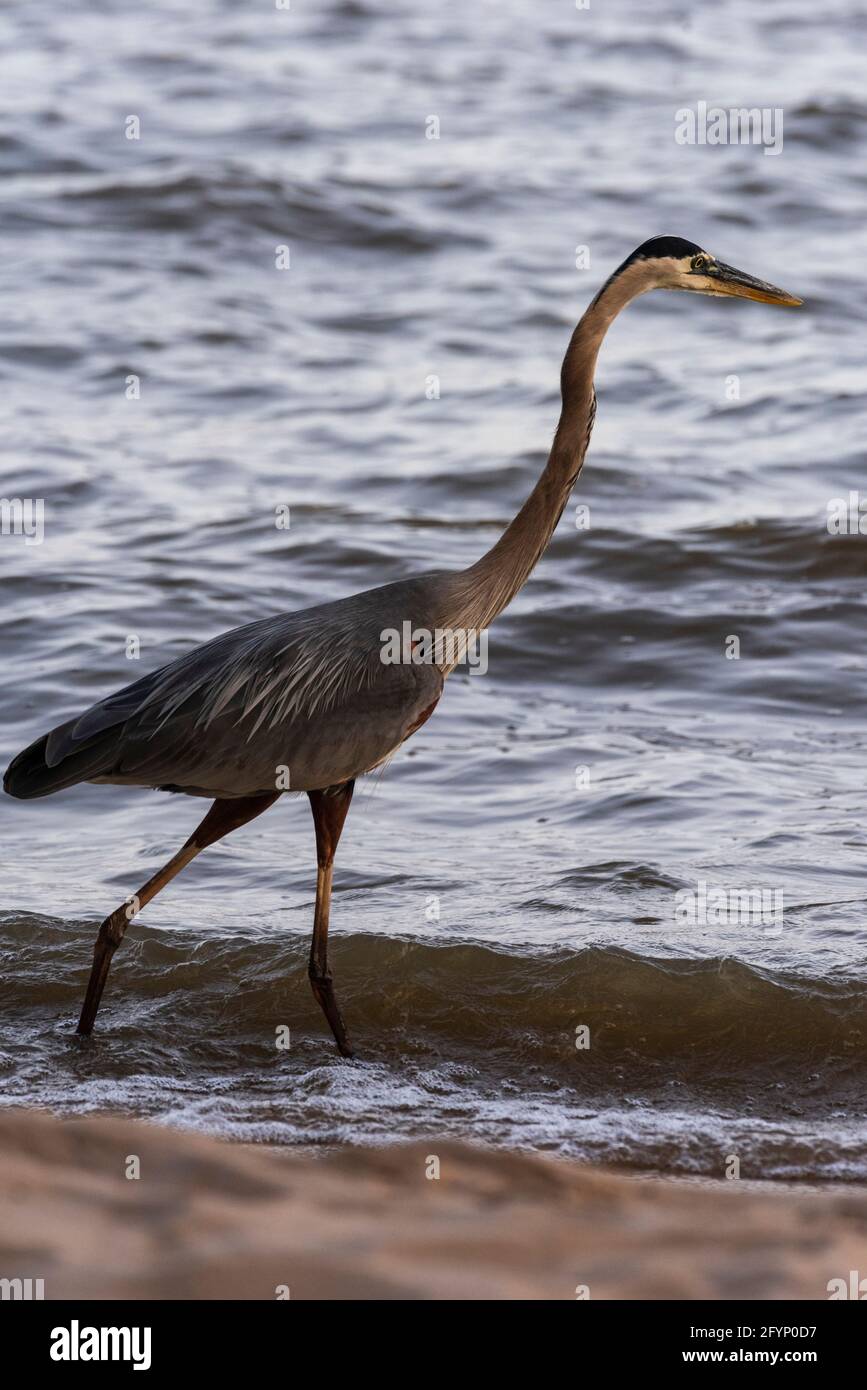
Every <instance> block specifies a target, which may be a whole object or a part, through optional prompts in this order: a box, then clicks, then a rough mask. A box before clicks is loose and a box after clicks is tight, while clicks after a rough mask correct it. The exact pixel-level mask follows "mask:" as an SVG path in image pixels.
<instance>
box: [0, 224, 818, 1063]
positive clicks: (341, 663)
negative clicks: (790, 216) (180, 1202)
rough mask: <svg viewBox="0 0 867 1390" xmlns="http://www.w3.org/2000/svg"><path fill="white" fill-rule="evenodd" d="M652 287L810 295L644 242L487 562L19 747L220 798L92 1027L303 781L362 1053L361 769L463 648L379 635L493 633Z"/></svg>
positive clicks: (429, 699) (89, 1017) (26, 775)
mask: <svg viewBox="0 0 867 1390" xmlns="http://www.w3.org/2000/svg"><path fill="white" fill-rule="evenodd" d="M656 289H667V290H692V291H694V292H696V293H698V294H711V295H728V296H736V297H738V298H741V299H759V300H762V301H763V302H764V303H767V304H800V303H801V301H800V300H799V299H795V298H794V296H792V295H790V294H787V293H786V292H785V291H784V290H780V289H777V288H776V287H775V286H774V285H769V284H766V283H765V282H764V281H762V280H756V279H754V278H753V277H752V276H751V275H745V274H743V273H742V272H741V271H739V270H734V269H733V268H732V267H731V266H729V265H725V264H723V262H721V261H718V260H716V258H715V257H714V256H712V255H710V254H709V253H708V252H707V251H703V250H702V249H701V247H699V246H696V245H694V244H693V243H692V242H691V241H684V240H683V239H682V238H681V237H668V236H664V237H654V238H652V239H651V240H650V241H646V242H644V244H643V245H642V246H639V247H638V249H637V250H636V251H633V253H632V255H631V256H629V257H628V258H627V259H626V260H625V261H624V262H623V264H622V265H621V266H620V267H619V268H618V269H617V270H616V271H615V272H614V274H613V275H612V276H611V277H610V279H608V280H607V281H606V283H605V284H604V285H603V287H602V289H601V290H600V291H599V293H598V294H597V296H596V298H595V299H594V300H593V302H592V304H591V305H590V307H589V308H588V309H587V311H586V313H585V314H584V316H583V317H582V319H581V321H580V322H579V324H578V326H577V328H576V329H575V331H574V333H573V334H572V338H571V341H570V343H569V347H568V349H567V351H566V356H565V358H564V359H563V366H562V370H561V374H560V384H561V394H562V408H561V413H560V419H559V423H558V425H557V429H556V432H555V435H554V441H553V444H552V446H551V451H550V453H549V455H548V460H547V462H546V464H545V467H544V469H543V470H542V474H541V476H540V478H539V480H538V482H537V483H536V486H535V487H534V488H533V491H532V492H531V493H530V496H529V497H528V498H527V501H526V502H525V503H524V505H523V507H522V508H521V510H520V511H519V512H518V514H517V516H516V517H515V519H514V521H513V522H512V523H511V525H510V526H509V527H508V528H507V529H506V531H505V532H504V533H503V535H502V536H501V537H500V539H499V540H498V541H497V543H496V544H495V545H494V546H493V548H492V549H491V550H489V551H488V552H487V554H485V555H483V556H482V558H481V559H480V560H477V561H476V563H475V564H474V565H470V567H469V569H466V570H460V571H457V572H450V571H447V570H444V571H436V572H434V573H431V574H423V575H420V576H419V577H418V578H416V579H403V580H400V581H398V582H397V583H394V584H386V585H384V586H383V587H382V588H379V589H369V590H367V592H365V593H362V594H355V595H354V596H353V597H351V598H344V599H338V601H337V602H336V603H323V604H318V605H317V606H316V607H314V608H307V609H304V611H303V612H300V613H287V614H281V615H280V616H279V617H274V618H263V619H262V620H261V621H260V622H255V623H249V624H247V625H246V626H244V627H239V628H234V629H233V630H232V631H231V632H225V633H223V634H222V635H221V636H219V637H215V638H213V639H212V640H211V641H210V642H206V643H205V644H204V646H201V647H195V648H194V649H193V650H192V651H191V652H188V653H187V654H186V656H182V657H181V658H180V659H179V660H178V661H174V662H172V663H171V664H170V665H168V666H163V667H161V668H160V669H159V670H158V671H154V672H152V673H151V674H150V675H147V676H143V677H142V678H141V680H137V681H135V682H134V683H133V684H132V685H128V686H126V687H125V688H124V689H123V690H120V691H118V692H117V693H116V694H114V695H109V696H108V697H107V698H106V699H104V700H100V702H99V703H98V704H96V705H93V706H91V708H90V709H88V710H86V711H85V712H84V714H81V715H79V716H77V717H76V718H75V719H69V720H67V722H66V723H65V724H61V725H59V727H58V728H56V729H53V730H52V731H51V733H49V734H45V735H43V737H42V738H39V739H37V740H36V742H35V743H32V744H31V745H30V747H29V748H25V750H24V752H23V753H19V754H18V756H17V758H14V759H13V761H12V762H11V763H10V765H9V768H8V769H7V772H6V776H5V779H4V783H3V785H4V787H5V789H6V791H7V792H9V793H10V795H12V796H17V797H22V798H25V799H26V798H30V797H38V796H47V795H48V794H49V793H51V792H56V791H60V790H62V789H63V788H64V787H71V786H73V785H74V784H75V783H77V782H108V783H111V784H114V785H118V784H120V785H127V786H128V785H132V786H144V787H154V788H158V789H159V790H161V791H172V792H185V793H186V794H187V795H188V796H207V797H212V798H213V805H212V806H211V808H210V809H209V811H208V813H207V815H206V816H205V818H204V820H203V821H202V822H201V824H200V825H199V826H198V827H197V829H196V830H194V831H193V833H192V835H191V836H190V838H189V839H188V840H187V842H186V844H185V845H183V847H182V848H181V849H180V850H179V851H178V853H177V854H176V855H175V856H174V858H173V859H170V860H169V862H168V863H167V864H165V865H164V866H163V868H162V869H160V870H159V872H158V873H156V874H154V876H153V878H150V879H148V881H147V883H146V884H145V885H144V887H143V888H140V889H139V891H138V893H137V894H135V895H134V896H133V897H132V899H127V901H126V902H125V903H123V904H122V905H121V906H120V907H119V908H117V909H116V911H114V912H113V913H112V914H111V916H110V917H107V918H106V919H105V921H104V922H103V923H102V926H101V927H100V929H99V934H98V936H97V939H96V945H95V947H94V959H93V968H92V971H91V975H90V981H89V983H88V986H87V994H86V995H85V999H84V1006H83V1008H82V1011H81V1018H80V1020H79V1023H78V1032H79V1033H90V1031H91V1029H92V1028H93V1022H94V1019H95V1017H96V1012H97V1009H98V1008H99V1002H100V999H101V997H102V992H103V988H104V986H105V981H106V978H107V976H108V971H109V966H110V964H111V958H112V956H113V954H114V952H115V950H116V948H117V946H118V945H119V943H120V941H121V940H122V938H123V934H124V932H125V930H126V926H127V922H128V921H129V920H130V919H131V918H132V917H133V916H135V914H136V912H138V911H139V910H140V909H141V908H142V907H144V906H145V904H146V903H149V902H150V901H151V899H152V898H153V897H155V896H156V894H157V893H158V892H159V891H160V889H162V888H164V887H165V885H166V884H167V883H168V882H169V881H170V880H171V879H173V878H174V877H175V875H176V874H178V873H180V871H181V869H183V868H185V867H186V865H187V864H189V863H190V861H191V860H192V859H194V858H195V857H196V855H197V854H199V853H200V852H201V851H202V850H203V849H205V848H206V846H207V845H211V844H213V843H214V842H215V841H216V840H219V839H221V838H222V836H224V835H227V834H228V833H229V831H230V830H235V829H237V828H238V826H241V825H245V824H246V822H247V821H250V820H253V818H254V817H255V816H258V815H260V814H261V812H262V811H265V810H267V808H268V807H269V806H270V805H272V803H273V802H275V801H276V800H277V798H278V796H280V795H282V794H283V791H284V790H286V789H291V790H294V791H306V792H307V795H308V796H309V798H310V805H311V808H312V811H313V822H314V828H315V832H316V860H317V866H318V867H317V877H316V906H315V909H314V916H313V942H312V947H311V952H310V966H309V975H310V983H311V985H312V986H313V993H314V995H315V996H316V999H317V1000H318V1002H319V1004H320V1005H321V1007H322V1009H323V1011H324V1013H325V1017H326V1018H327V1020H328V1022H329V1024H330V1025H331V1030H332V1032H333V1034H334V1037H335V1040H336V1042H337V1047H338V1049H339V1051H340V1052H341V1054H342V1055H343V1056H344V1057H351V1056H352V1049H351V1047H350V1045H349V1037H348V1035H347V1032H346V1027H345V1025H344V1022H343V1018H342V1015H341V1012H340V1009H339V1007H338V1004H337V1000H336V997H335V994H334V985H333V981H332V977H331V971H330V970H329V968H328V914H329V907H330V903H331V876H332V869H333V864H334V853H335V850H336V848H337V842H338V840H339V839H340V832H341V830H342V829H343V823H344V820H345V819H346V813H347V811H348V810H349V802H350V799H351V797H352V791H353V787H354V786H355V779H356V778H357V777H360V776H361V775H362V773H365V772H371V771H372V770H373V769H374V768H377V767H379V766H380V765H381V764H382V763H384V762H385V761H386V759H388V758H389V757H390V756H391V754H392V753H394V752H395V750H396V749H397V748H399V747H400V745H401V744H402V743H404V742H405V741H406V739H408V738H409V736H410V734H414V733H415V732H416V730H417V729H419V728H421V726H422V724H424V723H425V721H426V720H427V719H429V718H430V716H431V715H432V714H433V712H434V709H435V708H436V705H437V702H438V700H439V698H440V695H441V694H442V690H443V683H444V681H445V678H446V676H447V675H448V674H449V671H450V670H451V669H453V665H454V652H453V649H450V651H449V654H448V655H445V654H444V651H443V650H442V649H436V648H431V647H430V646H429V645H428V646H427V648H426V649H425V644H424V643H421V645H420V647H417V648H416V649H413V650H411V651H410V652H409V653H408V654H407V656H406V659H405V660H403V661H398V662H396V663H395V662H391V661H389V662H386V661H384V660H383V638H384V635H385V633H386V632H394V631H396V632H402V631H404V630H405V628H404V624H409V630H410V631H412V632H413V633H415V632H417V631H421V632H423V633H437V632H442V633H458V634H461V633H465V634H466V633H478V632H482V631H484V630H486V629H487V628H488V626H489V624H490V623H491V622H492V621H493V619H494V618H496V616H497V614H498V613H501V612H502V611H503V609H504V608H505V607H506V605H507V604H508V603H509V602H510V600H511V599H512V598H513V597H514V595H515V594H516V593H517V592H518V590H519V589H520V588H521V586H522V584H523V583H524V581H525V580H526V579H527V577H528V575H529V574H530V572H531V570H532V569H533V567H534V566H535V564H536V562H537V560H538V559H539V557H540V555H541V554H542V552H543V551H544V549H545V547H546V546H547V544H548V541H549V539H550V537H551V534H552V532H553V530H554V528H555V526H556V525H557V522H558V521H559V519H560V516H561V513H562V511H563V508H564V507H565V505H566V502H567V500H568V497H569V494H570V492H571V490H572V487H573V484H574V482H575V479H576V478H577V477H578V474H579V472H580V471H581V466H582V464H583V462H584V455H585V453H586V450H587V444H588V441H589V439H590V431H591V429H592V428H593V418H594V415H595V412H596V393H595V391H594V389H593V375H594V369H595V366H596V358H597V355H598V353H599V348H600V346H601V344H602V340H603V338H604V337H605V333H606V331H607V329H608V327H609V325H610V323H611V322H612V320H613V319H614V318H615V316H616V315H617V314H618V313H619V312H620V310H621V309H622V308H624V306H625V305H626V304H628V303H629V301H630V300H631V299H635V298H636V296H637V295H640V294H644V293H645V292H646V291H647V290H656ZM287 784H288V785H287Z"/></svg>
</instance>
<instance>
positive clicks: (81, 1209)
mask: <svg viewBox="0 0 867 1390" xmlns="http://www.w3.org/2000/svg"><path fill="white" fill-rule="evenodd" d="M436 1161H438V1167H439V1177H428V1176H427V1174H428V1173H429V1172H434V1171H435V1169H436ZM136 1171H137V1172H138V1173H139V1176H138V1177H131V1176H127V1174H128V1173H134V1172H136ZM0 1173H2V1182H0V1277H4V1278H33V1279H43V1280H44V1289H45V1297H46V1299H63V1298H72V1297H74V1298H86V1299H97V1298H109V1299H111V1298H114V1299H133V1298H145V1299H217V1298H228V1299H273V1298H276V1297H284V1298H285V1297H286V1296H290V1297H291V1298H301V1299H395V1298H396V1299H423V1300H426V1299H540V1300H541V1299H545V1300H547V1299H555V1300H558V1299H570V1300H571V1299H575V1298H576V1296H578V1292H579V1291H580V1292H581V1294H582V1296H584V1297H588V1296H589V1297H590V1298H591V1299H612V1298H625V1299H663V1298H669V1299H684V1300H688V1299H730V1298H747V1299H772V1298H773V1299H794V1298H805V1299H827V1297H828V1290H827V1285H828V1281H829V1280H830V1279H833V1278H848V1274H849V1271H850V1270H852V1269H858V1268H859V1266H862V1265H863V1264H864V1250H865V1240H867V1193H865V1192H864V1191H863V1190H862V1189H854V1188H839V1189H836V1190H835V1191H832V1192H828V1191H808V1190H796V1189H789V1190H787V1191H782V1192H781V1191H779V1190H778V1189H774V1190H770V1191H767V1192H765V1191H761V1190H757V1188H756V1186H755V1185H752V1186H750V1187H745V1186H741V1185H740V1184H738V1183H734V1182H733V1183H719V1184H711V1185H708V1184H694V1183H689V1182H682V1181H671V1180H666V1179H653V1178H632V1177H629V1176H624V1175H620V1174H615V1173H609V1172H605V1171H600V1170H596V1169H592V1168H588V1167H583V1166H580V1165H577V1164H573V1163H566V1162H563V1161H559V1160H551V1159H545V1158H537V1157H529V1156H523V1155H517V1154H514V1153H503V1152H493V1151H486V1150H481V1149H477V1148H473V1147H470V1146H466V1145H456V1144H453V1143H449V1144H442V1145H437V1144H431V1143H429V1144H427V1145H422V1146H420V1145H404V1146H395V1147H392V1148H388V1149H345V1150H343V1151H341V1152H339V1153H331V1154H326V1155H323V1156H322V1157H309V1156H304V1157H300V1156H295V1157H293V1156H292V1155H287V1154H280V1153H274V1152H273V1151H270V1150H259V1149H256V1148H253V1147H249V1146H244V1145H231V1144H227V1143H225V1142H222V1141H218V1140H213V1139H208V1138H203V1137H199V1136H196V1135H190V1134H182V1133H177V1132H174V1131H171V1130H168V1129H163V1128H158V1127H154V1126H150V1125H146V1124H143V1123H140V1122H138V1121H132V1120H130V1121H127V1120H119V1119H114V1118H112V1119H104V1118H94V1119H85V1120H68V1121H63V1120H59V1119H56V1118H54V1117H52V1116H49V1115H46V1114H42V1113H38V1112H34V1111H29V1110H17V1111H7V1112H6V1113H5V1114H3V1115H2V1116H0Z"/></svg>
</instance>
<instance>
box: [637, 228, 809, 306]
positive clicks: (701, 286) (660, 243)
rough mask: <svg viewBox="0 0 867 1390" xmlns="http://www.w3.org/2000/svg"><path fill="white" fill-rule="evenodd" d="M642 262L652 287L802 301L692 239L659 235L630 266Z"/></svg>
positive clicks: (774, 301) (780, 301) (775, 301)
mask: <svg viewBox="0 0 867 1390" xmlns="http://www.w3.org/2000/svg"><path fill="white" fill-rule="evenodd" d="M635 264H639V265H640V268H641V270H642V271H643V273H644V275H645V276H646V277H647V280H648V284H647V288H648V289H660V290H691V291H692V292H693V293H694V294H713V295H725V296H727V297H728V298H734V299H759V300H761V302H762V303H763V304H801V303H803V301H802V300H800V299H796V298H795V296H794V295H793V294H789V293H788V292H787V291H786V290H781V289H778V288H777V286H776V285H769V284H768V282H767V281H766V280H757V279H756V278H755V276H753V275H747V274H746V272H745V271H743V270H735V268H734V266H731V265H726V263H725V261H718V260H717V258H716V256H712V255H711V253H710V252H709V251H704V250H702V248H701V247H700V246H696V244H695V243H694V242H692V241H684V240H683V238H682V237H675V236H658V237H653V238H652V239H651V240H650V241H646V242H645V243H644V245H643V246H639V247H638V250H637V251H633V253H632V255H631V256H630V257H629V260H628V261H626V262H625V263H624V266H623V267H622V269H625V268H626V266H629V265H635Z"/></svg>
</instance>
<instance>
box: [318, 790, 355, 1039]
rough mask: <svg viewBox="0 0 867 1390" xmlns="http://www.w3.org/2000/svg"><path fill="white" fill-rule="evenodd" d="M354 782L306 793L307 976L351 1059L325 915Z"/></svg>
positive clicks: (326, 914)
mask: <svg viewBox="0 0 867 1390" xmlns="http://www.w3.org/2000/svg"><path fill="white" fill-rule="evenodd" d="M354 786H355V780H354V779H353V780H352V781H350V782H342V783H341V784H340V786H337V787H329V789H328V790H327V791H318V792H308V793H307V795H308V796H309V797H310V809H311V810H312V812H313V825H314V828H315V830H316V866H317V867H316V908H315V911H314V915H313V943H312V945H311V947H310V966H309V968H308V972H307V973H308V975H309V976H310V984H311V986H312V988H313V994H314V996H315V998H316V1002H317V1003H318V1004H319V1006H320V1008H321V1009H322V1012H323V1013H324V1014H325V1017H326V1018H327V1019H328V1022H329V1025H330V1027H331V1031H332V1033H333V1034H334V1040H335V1042H336V1043H337V1050H338V1052H339V1053H340V1055H341V1057H351V1056H352V1055H353V1052H352V1047H351V1046H350V1042H349V1036H348V1034H347V1032H346V1024H345V1023H344V1022H343V1015H342V1014H341V1012H340V1009H339V1007H338V1004H337V999H336V997H335V994H334V982H333V980H332V978H331V971H330V970H329V969H328V912H329V908H330V907H331V876H332V872H333V869H334V852H335V850H336V849H337V842H338V840H339V839H340V832H341V830H342V829H343V822H344V821H345V820H346V813H347V811H348V810H349V803H350V801H351V800H352V790H353V788H354Z"/></svg>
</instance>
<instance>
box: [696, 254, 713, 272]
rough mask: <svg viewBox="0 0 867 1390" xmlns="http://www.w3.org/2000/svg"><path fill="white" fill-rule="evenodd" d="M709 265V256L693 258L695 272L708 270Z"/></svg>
mask: <svg viewBox="0 0 867 1390" xmlns="http://www.w3.org/2000/svg"><path fill="white" fill-rule="evenodd" d="M709 264H710V262H709V261H708V258H707V256H693V258H692V269H693V270H707V268H708V265H709Z"/></svg>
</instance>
